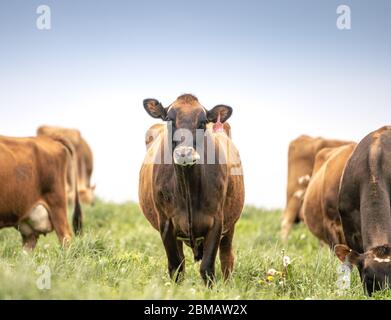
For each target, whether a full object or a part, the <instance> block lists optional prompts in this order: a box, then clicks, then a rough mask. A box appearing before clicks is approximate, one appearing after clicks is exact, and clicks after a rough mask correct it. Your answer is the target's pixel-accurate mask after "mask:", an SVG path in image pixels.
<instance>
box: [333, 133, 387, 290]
mask: <svg viewBox="0 0 391 320" xmlns="http://www.w3.org/2000/svg"><path fill="white" fill-rule="evenodd" d="M390 199H391V126H387V127H383V128H381V129H379V130H377V131H374V132H372V133H370V134H369V135H368V136H366V137H365V138H364V139H363V140H362V141H361V142H360V143H359V144H358V145H357V148H356V149H355V151H354V153H353V155H352V156H351V158H350V160H349V161H348V163H347V165H346V168H345V171H344V174H343V177H342V181H341V188H340V195H339V211H340V215H341V219H342V225H343V230H344V234H345V238H346V242H347V245H348V246H344V245H339V246H336V247H335V252H336V254H337V256H338V257H339V258H340V259H341V261H343V262H346V261H347V262H350V263H351V264H353V265H356V266H357V268H358V270H359V272H360V276H361V280H362V281H363V283H364V289H365V290H366V292H367V293H368V294H372V292H373V291H374V290H378V289H380V288H383V287H384V286H385V284H386V283H387V282H388V281H389V280H391V210H390Z"/></svg>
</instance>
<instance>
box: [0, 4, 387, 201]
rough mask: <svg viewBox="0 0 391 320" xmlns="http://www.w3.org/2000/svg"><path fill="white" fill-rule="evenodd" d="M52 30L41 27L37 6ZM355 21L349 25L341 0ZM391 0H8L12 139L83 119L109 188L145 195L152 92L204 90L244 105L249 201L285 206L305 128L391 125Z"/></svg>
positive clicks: (7, 131)
mask: <svg viewBox="0 0 391 320" xmlns="http://www.w3.org/2000/svg"><path fill="white" fill-rule="evenodd" d="M41 4H46V5H49V6H50V8H51V13H52V17H51V20H52V21H51V23H52V28H51V30H38V29H37V28H36V19H37V17H38V14H37V13H36V9H37V7H38V5H41ZM341 4H347V5H349V6H350V8H351V19H352V29H351V30H344V31H341V30H339V29H338V28H337V27H336V20H337V13H336V9H337V7H338V5H341ZM390 85H391V1H389V0H383V1H382V0H376V1H373V0H372V1H370V0H356V1H347V0H340V1H335V0H322V1H320V0H316V1H315V0H296V1H289V0H286V1H279V0H277V1H276V0H273V1H271V0H270V1H260V0H234V1H228V0H224V1H220V0H219V1H214V0H211V1H204V0H202V1H188V0H181V1H173V0H165V1H158V0H153V1H152V0H147V1H141V0H140V1H122V0H121V1H120V0H110V1H109V0H93V1H92V0H83V1H76V0H40V1H35V0H2V1H1V2H0V124H1V125H0V134H2V135H10V136H30V135H34V134H35V129H36V127H37V126H39V125H41V124H51V125H61V126H67V127H76V128H79V129H80V130H81V131H82V134H83V135H84V136H85V137H86V139H87V140H88V142H89V143H90V144H91V146H92V148H93V150H94V154H95V159H96V167H95V174H94V177H93V180H94V182H95V183H96V184H97V193H98V195H99V196H101V197H103V198H104V199H107V200H114V201H124V200H129V199H130V200H137V189H138V172H139V168H140V165H141V162H142V160H143V157H144V153H145V152H144V150H145V147H144V134H145V131H146V130H147V128H148V127H149V126H150V125H151V124H153V123H154V122H156V120H155V121H154V120H153V119H151V118H150V117H149V116H148V115H147V114H146V112H145V111H144V109H143V106H142V100H143V99H144V98H147V97H152V98H157V99H159V100H160V101H161V102H162V103H163V104H164V105H168V104H170V103H171V102H172V101H173V100H175V98H176V97H177V96H178V95H180V94H182V93H193V94H195V95H197V96H198V98H199V100H200V102H201V103H202V104H203V105H204V106H205V107H206V108H212V107H213V106H215V105H216V104H220V103H224V104H228V105H230V106H232V107H233V109H234V112H233V116H232V118H231V120H230V123H231V126H232V133H233V140H234V142H235V144H236V145H237V147H238V148H239V150H240V152H241V156H242V161H243V165H244V174H245V182H246V200H247V203H250V204H256V205H259V206H265V207H283V206H284V202H285V188H286V175H287V147H288V143H289V141H290V140H292V139H294V138H295V137H297V136H298V135H300V134H303V133H305V134H309V135H314V136H317V135H321V136H324V137H330V138H341V139H353V140H360V139H361V138H363V137H364V136H365V135H366V134H367V133H369V132H370V131H372V130H375V129H377V128H378V127H380V126H383V125H385V124H390V121H391V104H390V101H391V87H390Z"/></svg>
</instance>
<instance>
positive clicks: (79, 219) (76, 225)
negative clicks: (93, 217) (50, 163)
mask: <svg viewBox="0 0 391 320" xmlns="http://www.w3.org/2000/svg"><path fill="white" fill-rule="evenodd" d="M50 137H51V138H52V139H54V140H56V141H58V142H60V143H61V144H63V145H64V146H65V148H66V149H67V151H68V152H69V154H70V158H71V161H73V158H74V157H75V156H76V150H75V147H74V146H73V144H72V142H71V141H70V140H69V139H67V138H65V137H62V136H60V135H55V134H52V135H50ZM74 169H75V170H74V175H75V177H74V179H75V180H74V183H75V203H74V209H73V216H72V225H73V232H74V233H75V234H76V235H80V234H81V233H82V229H83V212H82V210H81V205H80V199H79V189H78V186H77V180H78V178H77V176H78V169H77V163H76V164H75V166H74Z"/></svg>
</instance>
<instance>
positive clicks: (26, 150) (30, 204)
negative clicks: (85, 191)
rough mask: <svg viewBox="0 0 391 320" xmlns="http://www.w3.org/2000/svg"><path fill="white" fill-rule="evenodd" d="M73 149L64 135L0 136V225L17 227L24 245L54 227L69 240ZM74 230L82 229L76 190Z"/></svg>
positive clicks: (62, 239)
mask: <svg viewBox="0 0 391 320" xmlns="http://www.w3.org/2000/svg"><path fill="white" fill-rule="evenodd" d="M73 152H74V149H73V146H72V144H71V143H70V142H69V141H68V140H66V139H63V138H59V137H57V138H54V137H53V138H49V137H31V138H12V137H5V136H0V181H1V184H0V228H5V227H15V228H16V229H18V230H19V232H20V233H21V235H22V241H23V247H24V248H25V249H28V250H29V249H34V248H35V246H36V243H37V240H38V238H39V236H40V235H41V234H47V233H49V232H51V231H53V230H54V231H55V232H56V234H57V236H58V239H59V241H60V243H61V244H66V243H68V241H69V240H70V239H71V237H72V235H71V230H70V227H69V224H68V220H67V198H66V175H67V167H68V162H69V161H71V158H72V153H73ZM74 202H75V208H74V213H73V229H74V232H75V234H79V233H81V231H82V211H81V208H80V204H79V199H78V193H77V192H76V193H75V199H74Z"/></svg>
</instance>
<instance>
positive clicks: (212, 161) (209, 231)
mask: <svg viewBox="0 0 391 320" xmlns="http://www.w3.org/2000/svg"><path fill="white" fill-rule="evenodd" d="M144 108H145V109H146V111H147V112H148V114H149V115H151V116H152V117H153V118H160V119H163V120H164V121H167V125H165V126H155V129H156V132H155V134H154V140H153V142H152V143H150V144H149V147H148V150H147V155H146V158H145V160H144V163H143V165H142V167H141V171H140V185H139V199H140V206H141V208H142V211H143V213H144V215H145V217H146V218H147V219H148V221H149V222H150V223H151V224H152V226H153V227H154V228H155V229H156V230H158V231H160V234H161V237H162V240H163V244H164V247H165V250H166V254H167V258H168V271H169V274H170V276H171V278H173V279H175V280H178V279H179V278H180V277H179V275H180V274H181V273H183V272H184V270H185V261H184V254H183V245H182V242H185V243H186V244H187V245H188V246H190V247H191V248H192V250H193V253H194V258H195V260H202V262H201V267H200V273H201V276H202V278H203V279H204V281H205V283H207V284H208V285H211V284H212V282H213V280H214V276H215V259H216V255H217V251H218V249H220V261H221V269H222V272H223V274H224V277H225V278H227V277H228V276H229V275H230V273H231V272H232V269H233V265H234V255H233V251H232V239H233V235H234V229H235V223H236V222H237V220H238V219H239V217H240V215H241V212H242V209H243V204H244V184H243V176H242V167H241V162H240V158H239V154H238V151H237V150H236V148H235V146H234V145H233V143H232V141H231V139H230V138H229V137H228V135H227V134H226V131H225V129H224V126H223V123H224V122H225V121H226V120H228V118H229V117H230V116H231V113H232V109H231V108H230V107H228V106H225V105H218V106H216V107H214V108H213V109H212V110H210V111H208V110H206V109H205V108H204V107H203V106H202V105H201V104H200V103H199V101H198V99H197V98H196V97H194V96H192V95H189V94H186V95H182V96H180V97H178V98H177V100H176V101H175V102H174V103H172V104H171V105H170V106H169V107H168V108H163V106H162V105H161V103H160V102H159V101H157V100H155V99H146V100H144ZM171 128H172V130H171ZM189 133H190V136H191V137H190V138H189V135H188V134H189ZM195 136H197V137H198V138H199V137H200V139H199V141H201V142H204V146H205V148H203V149H202V148H201V149H199V144H198V142H199V141H197V139H193V137H195ZM147 141H149V140H147ZM167 146H168V148H165V147H167ZM171 146H172V148H171ZM172 149H173V151H172V152H171V151H170V150H172ZM167 150H168V151H167ZM211 151H212V154H213V152H214V155H213V156H212V157H211V156H210V154H209V153H210V152H211ZM217 155H219V157H220V158H219V159H218V160H216V157H217Z"/></svg>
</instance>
